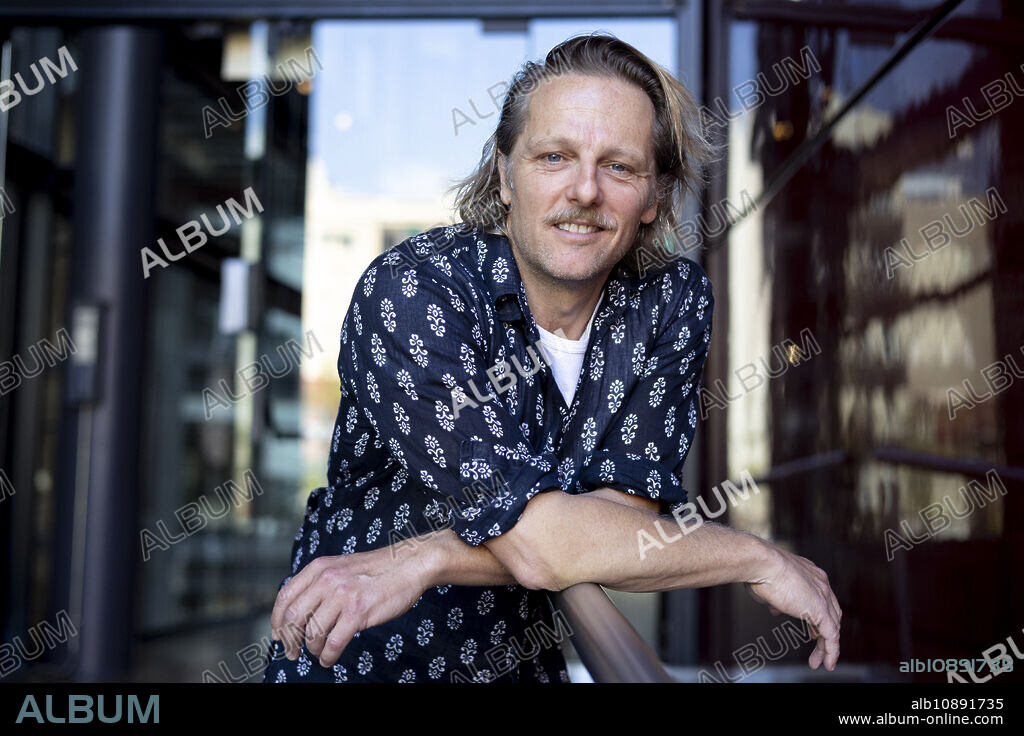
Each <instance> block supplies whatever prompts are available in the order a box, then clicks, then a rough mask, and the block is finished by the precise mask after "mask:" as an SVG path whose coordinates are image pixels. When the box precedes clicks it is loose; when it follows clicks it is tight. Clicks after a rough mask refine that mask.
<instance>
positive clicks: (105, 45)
mask: <svg viewBox="0 0 1024 736" xmlns="http://www.w3.org/2000/svg"><path fill="white" fill-rule="evenodd" d="M161 38H162V35H161V32H160V31H159V30H155V29H150V28H145V27H141V26H105V27H96V28H90V29H88V30H86V31H84V32H83V34H82V36H81V51H80V55H81V58H80V60H78V67H79V71H78V74H79V75H81V79H80V83H81V88H80V93H79V103H78V131H77V140H76V162H75V184H74V242H73V246H72V275H71V294H72V300H71V309H72V310H76V311H73V312H72V315H69V322H68V324H70V325H74V324H75V320H74V319H73V318H72V317H73V315H74V314H76V313H77V314H79V315H81V314H83V308H84V309H85V311H86V312H88V310H89V308H90V307H98V308H99V309H97V310H95V311H96V312H97V313H102V315H103V318H102V320H100V321H98V322H95V324H96V325H98V329H99V333H98V334H97V335H96V336H95V337H96V340H95V350H96V352H95V358H96V360H95V366H96V368H95V369H96V371H97V372H96V374H95V382H94V383H93V384H91V385H93V386H94V387H95V391H94V392H90V391H89V390H88V389H86V390H85V391H84V392H81V391H80V392H78V393H77V395H76V396H73V397H72V398H71V401H70V402H69V403H71V402H73V403H71V405H70V406H69V407H68V408H67V410H66V412H67V413H66V416H65V420H66V422H67V423H68V424H70V425H71V426H77V427H78V430H77V432H75V433H74V434H75V435H76V436H75V437H74V438H73V440H71V438H70V437H68V435H65V437H66V438H68V440H70V441H68V442H67V443H66V444H64V445H63V448H62V455H63V456H64V458H65V459H66V461H67V462H68V463H69V467H66V468H65V470H66V471H67V472H64V473H63V474H62V482H61V494H62V497H63V500H64V501H65V502H66V503H64V504H63V505H62V508H63V509H64V511H65V512H66V513H68V514H70V515H71V519H70V523H69V520H65V528H71V529H73V537H74V538H73V539H72V540H70V542H71V544H70V547H71V549H70V550H69V551H68V552H69V553H68V554H66V556H65V558H64V559H65V560H66V561H67V564H69V566H70V570H69V571H68V578H69V585H68V603H69V609H68V610H69V612H70V613H71V616H72V620H73V621H74V623H75V626H76V628H77V629H78V635H77V636H76V637H75V638H74V644H73V645H72V651H74V650H76V649H77V654H78V656H77V667H76V670H75V677H76V679H78V680H81V681H89V680H104V679H114V678H121V677H124V676H125V675H126V674H127V672H128V668H129V665H130V646H131V638H132V637H131V632H132V630H133V619H132V610H133V608H134V606H133V603H134V594H133V592H134V582H135V578H136V572H137V564H138V563H137V561H138V560H139V559H140V556H139V528H138V506H139V494H140V489H139V485H138V479H139V472H138V470H139V469H138V458H139V454H140V437H141V436H142V433H141V431H140V430H141V427H140V424H141V387H142V380H143V376H142V374H141V371H140V366H141V365H142V358H143V354H144V337H145V325H146V321H145V315H146V310H145V295H146V294H145V289H144V284H145V281H144V279H143V274H142V267H141V256H140V249H141V248H142V247H143V246H145V245H151V244H152V243H153V241H154V227H153V222H154V184H153V182H154V166H155V147H156V122H157V120H156V119H157V105H158V101H159V98H158V93H157V87H158V82H159V75H160V60H161ZM79 323H81V320H79ZM83 331H84V332H89V330H84V328H83ZM72 337H73V338H75V335H74V333H72ZM85 337H87V336H82V339H84V338H85ZM76 344H77V343H76ZM62 577H63V576H62ZM76 614H77V615H76Z"/></svg>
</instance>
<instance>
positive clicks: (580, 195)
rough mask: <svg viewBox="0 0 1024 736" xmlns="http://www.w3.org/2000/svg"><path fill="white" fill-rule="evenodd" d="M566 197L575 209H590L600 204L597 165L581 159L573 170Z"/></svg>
mask: <svg viewBox="0 0 1024 736" xmlns="http://www.w3.org/2000/svg"><path fill="white" fill-rule="evenodd" d="M565 194H566V197H567V198H568V199H569V201H570V202H572V203H573V204H574V205H576V206H577V207H581V208H590V207H596V206H597V205H599V204H601V186H600V183H599V181H598V177H597V163H596V162H595V161H587V160H583V159H581V160H580V161H579V162H578V163H577V164H576V166H575V167H574V169H573V173H572V181H571V182H570V184H569V188H568V190H567V191H566V193H565Z"/></svg>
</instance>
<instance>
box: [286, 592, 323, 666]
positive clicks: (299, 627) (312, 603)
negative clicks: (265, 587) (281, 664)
mask: <svg viewBox="0 0 1024 736" xmlns="http://www.w3.org/2000/svg"><path fill="white" fill-rule="evenodd" d="M323 600H324V591H323V586H322V585H319V584H317V583H314V584H312V585H310V586H309V587H308V588H306V589H305V590H304V591H303V592H302V595H300V596H299V597H298V598H296V599H295V601H294V602H293V603H292V604H291V605H290V606H288V608H287V609H286V610H285V612H284V621H285V625H286V628H287V630H288V634H289V635H288V642H287V643H286V646H287V648H288V655H289V656H288V658H289V659H298V658H299V653H300V651H301V650H302V641H303V639H304V638H305V635H306V626H307V624H308V623H309V619H310V617H311V616H312V615H313V612H314V611H316V610H317V609H318V608H320V604H321V603H322V602H323ZM292 655H294V656H292Z"/></svg>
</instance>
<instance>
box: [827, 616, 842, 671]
mask: <svg viewBox="0 0 1024 736" xmlns="http://www.w3.org/2000/svg"><path fill="white" fill-rule="evenodd" d="M823 633H824V634H825V669H827V670H828V671H829V672H831V671H832V670H834V669H835V668H836V663H837V662H838V661H839V627H838V626H833V627H831V629H830V630H828V631H825V632H823Z"/></svg>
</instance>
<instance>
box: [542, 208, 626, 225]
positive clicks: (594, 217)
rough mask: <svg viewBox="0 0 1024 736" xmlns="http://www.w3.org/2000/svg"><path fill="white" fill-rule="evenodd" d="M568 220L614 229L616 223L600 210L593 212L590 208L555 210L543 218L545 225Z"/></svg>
mask: <svg viewBox="0 0 1024 736" xmlns="http://www.w3.org/2000/svg"><path fill="white" fill-rule="evenodd" d="M569 220H578V221H580V222H583V223H586V224H587V225H593V226H594V227H599V228H601V229H603V230H614V229H615V228H616V223H615V221H614V220H612V219H611V218H608V217H605V216H604V215H602V214H601V213H600V212H594V211H592V210H580V209H568V210H561V211H559V212H555V213H554V214H552V215H548V216H547V217H546V218H544V224H545V225H555V224H557V223H559V222H566V221H569Z"/></svg>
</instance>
